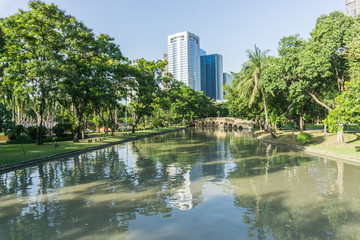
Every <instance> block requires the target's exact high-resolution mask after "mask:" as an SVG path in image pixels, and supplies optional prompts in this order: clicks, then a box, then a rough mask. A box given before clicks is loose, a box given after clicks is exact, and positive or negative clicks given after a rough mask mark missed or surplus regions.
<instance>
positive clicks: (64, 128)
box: [52, 123, 73, 137]
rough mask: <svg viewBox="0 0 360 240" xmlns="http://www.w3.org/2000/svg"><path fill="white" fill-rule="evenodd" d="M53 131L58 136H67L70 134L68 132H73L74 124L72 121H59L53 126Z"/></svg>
mask: <svg viewBox="0 0 360 240" xmlns="http://www.w3.org/2000/svg"><path fill="white" fill-rule="evenodd" d="M52 131H53V132H54V133H55V135H56V136H57V137H66V136H67V135H69V134H68V133H70V135H71V134H72V131H73V126H72V124H71V123H58V124H56V125H55V126H54V127H53V129H52Z"/></svg>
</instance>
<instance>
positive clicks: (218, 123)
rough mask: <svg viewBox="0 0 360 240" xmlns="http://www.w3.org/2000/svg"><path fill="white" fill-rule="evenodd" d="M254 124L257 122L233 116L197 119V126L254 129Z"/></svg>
mask: <svg viewBox="0 0 360 240" xmlns="http://www.w3.org/2000/svg"><path fill="white" fill-rule="evenodd" d="M253 124H255V122H252V121H251V120H243V119H240V118H231V117H209V118H201V119H197V120H195V126H196V127H220V128H233V129H234V130H237V129H239V130H242V129H249V130H252V128H253Z"/></svg>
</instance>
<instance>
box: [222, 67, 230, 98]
mask: <svg viewBox="0 0 360 240" xmlns="http://www.w3.org/2000/svg"><path fill="white" fill-rule="evenodd" d="M223 83H224V84H227V85H229V86H230V87H231V83H232V75H231V74H230V73H226V72H225V73H224V74H223ZM225 95H226V94H225V91H224V96H225Z"/></svg>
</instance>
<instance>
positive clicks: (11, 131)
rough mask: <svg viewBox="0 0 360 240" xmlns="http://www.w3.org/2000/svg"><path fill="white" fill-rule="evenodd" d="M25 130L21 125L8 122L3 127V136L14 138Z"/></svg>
mask: <svg viewBox="0 0 360 240" xmlns="http://www.w3.org/2000/svg"><path fill="white" fill-rule="evenodd" d="M24 131H25V127H24V126H23V125H16V124H15V123H13V122H12V123H10V124H8V125H7V128H6V129H5V132H4V133H5V136H8V137H9V140H15V139H16V137H17V136H20V135H21V134H22V133H23V132H24Z"/></svg>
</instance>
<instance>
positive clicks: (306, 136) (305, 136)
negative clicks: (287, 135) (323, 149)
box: [296, 132, 311, 144]
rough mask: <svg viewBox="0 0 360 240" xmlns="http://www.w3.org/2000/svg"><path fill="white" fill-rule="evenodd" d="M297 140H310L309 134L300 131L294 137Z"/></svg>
mask: <svg viewBox="0 0 360 240" xmlns="http://www.w3.org/2000/svg"><path fill="white" fill-rule="evenodd" d="M296 139H297V140H298V141H299V142H301V143H303V144H305V143H307V142H309V141H310V140H311V136H310V135H309V134H308V133H305V132H302V133H299V135H298V136H297V138H296Z"/></svg>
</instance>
